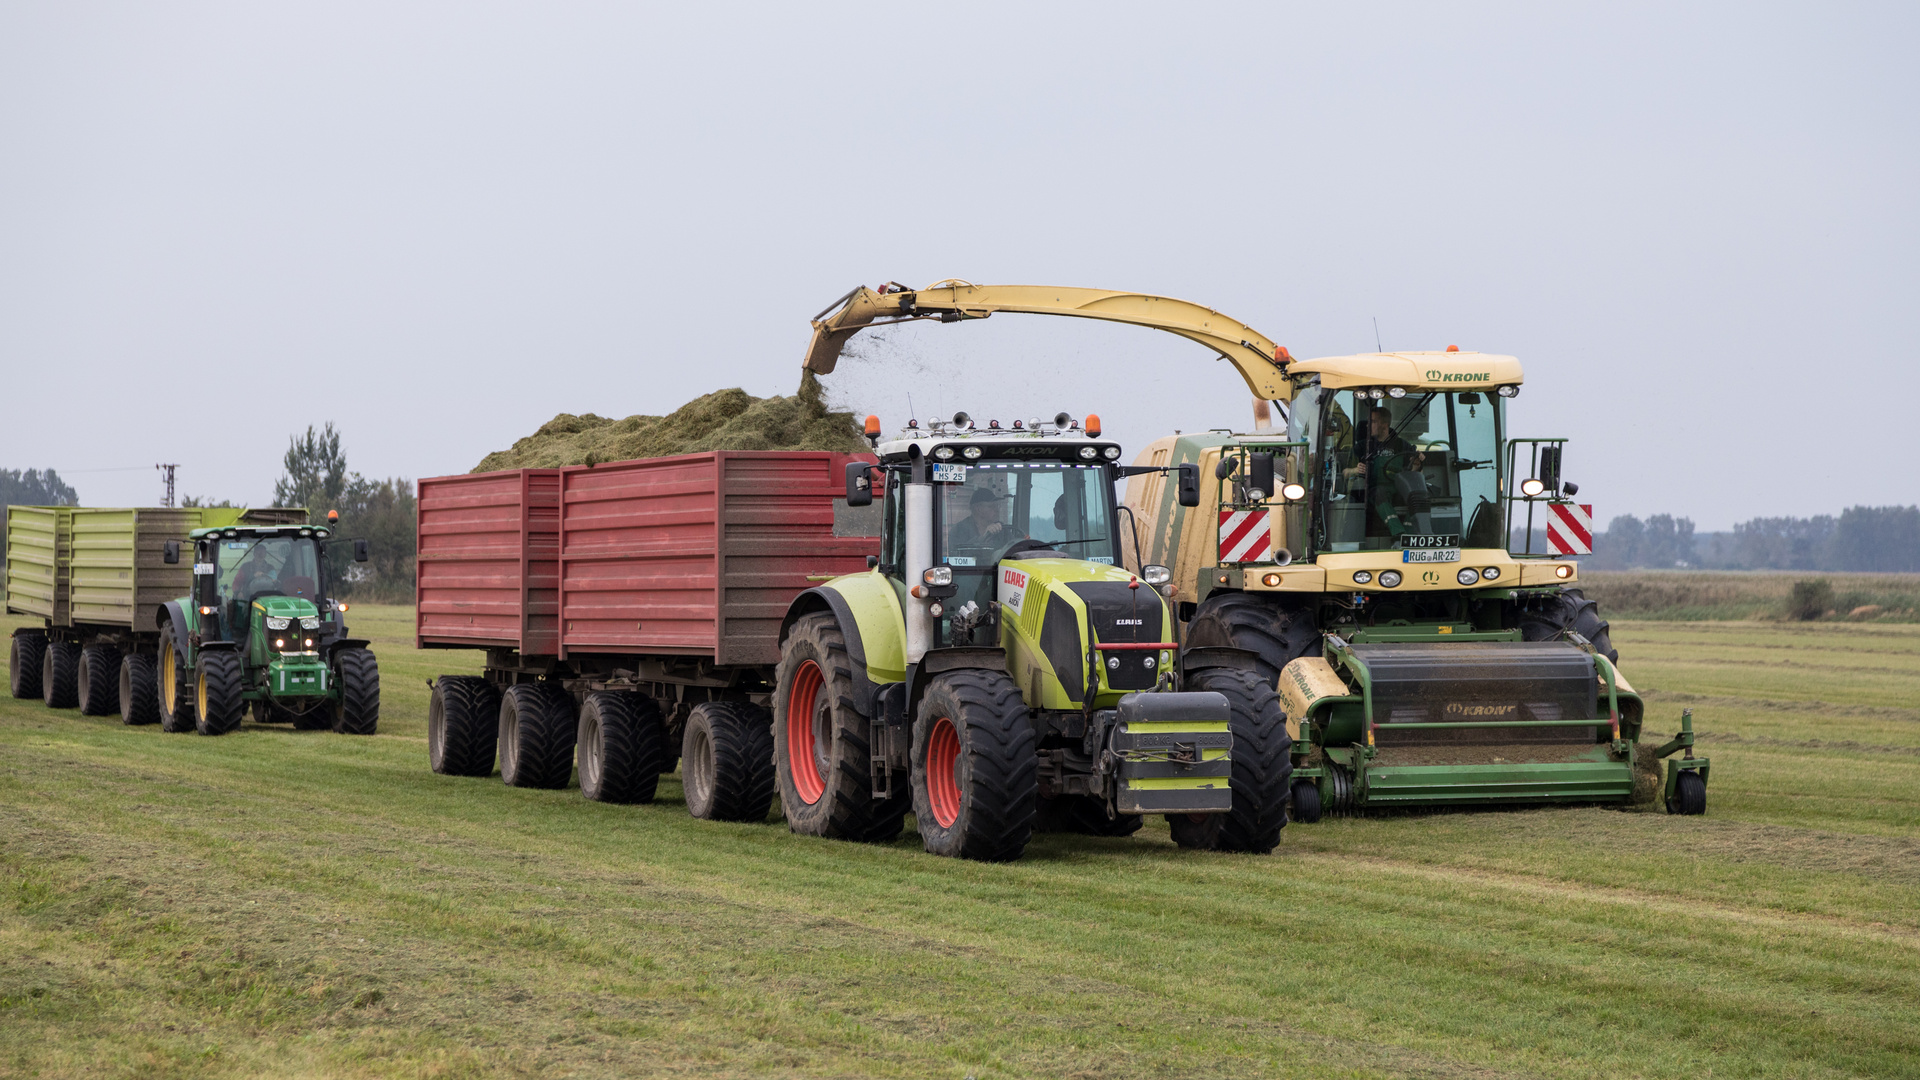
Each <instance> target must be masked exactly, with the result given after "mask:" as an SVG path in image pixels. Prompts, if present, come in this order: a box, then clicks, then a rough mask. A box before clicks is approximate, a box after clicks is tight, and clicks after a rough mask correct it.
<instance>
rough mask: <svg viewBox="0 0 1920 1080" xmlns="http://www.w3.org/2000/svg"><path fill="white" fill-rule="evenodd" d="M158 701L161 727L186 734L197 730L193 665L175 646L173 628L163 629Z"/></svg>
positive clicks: (156, 690)
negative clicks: (191, 666) (194, 708)
mask: <svg viewBox="0 0 1920 1080" xmlns="http://www.w3.org/2000/svg"><path fill="white" fill-rule="evenodd" d="M154 674H155V676H156V681H155V683H154V704H155V706H156V710H157V711H158V712H159V713H160V730H161V731H164V732H167V733H168V734H170V735H185V734H187V733H188V732H190V731H193V730H195V724H194V715H193V669H192V668H190V667H188V666H187V664H186V658H185V657H184V656H183V655H181V653H180V652H179V651H178V650H177V649H175V648H174V641H173V631H172V630H171V629H170V628H166V627H162V628H161V631H160V659H159V660H158V661H157V662H156V663H155V665H154Z"/></svg>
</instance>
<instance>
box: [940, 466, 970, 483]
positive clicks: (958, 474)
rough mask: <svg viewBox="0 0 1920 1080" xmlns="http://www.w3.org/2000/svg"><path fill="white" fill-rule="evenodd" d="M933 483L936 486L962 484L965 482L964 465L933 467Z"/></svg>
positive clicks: (965, 470) (965, 468)
mask: <svg viewBox="0 0 1920 1080" xmlns="http://www.w3.org/2000/svg"><path fill="white" fill-rule="evenodd" d="M933 482H934V483H936V484H964V483H966V482H967V467H966V466H965V465H935V466H934V467H933Z"/></svg>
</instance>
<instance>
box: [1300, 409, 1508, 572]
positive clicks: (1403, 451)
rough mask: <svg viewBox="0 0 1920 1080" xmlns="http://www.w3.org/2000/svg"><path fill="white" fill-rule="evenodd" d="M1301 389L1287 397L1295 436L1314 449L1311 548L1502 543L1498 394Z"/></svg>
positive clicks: (1367, 549)
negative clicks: (1293, 398)
mask: <svg viewBox="0 0 1920 1080" xmlns="http://www.w3.org/2000/svg"><path fill="white" fill-rule="evenodd" d="M1308 397H1309V395H1303V400H1301V401H1299V402H1296V405H1295V422H1296V425H1297V426H1298V428H1299V430H1298V431H1296V433H1295V437H1296V438H1300V439H1303V440H1305V441H1306V442H1307V443H1308V445H1309V446H1310V447H1311V448H1312V449H1311V453H1312V459H1311V465H1310V468H1311V470H1312V475H1313V477H1314V499H1315V503H1316V506H1315V509H1316V511H1317V513H1316V514H1315V523H1314V533H1315V535H1314V548H1315V550H1318V551H1331V552H1341V551H1380V550H1384V549H1388V548H1398V547H1401V546H1403V545H1412V544H1415V543H1417V542H1418V541H1417V540H1416V539H1411V538H1420V537H1440V538H1445V537H1452V538H1454V539H1453V540H1452V541H1451V543H1447V544H1446V545H1445V546H1456V545H1457V546H1464V547H1503V546H1504V545H1503V544H1502V542H1501V537H1500V510H1499V489H1500V486H1499V467H1498V462H1499V446H1500V434H1501V432H1500V419H1501V407H1500V406H1501V399H1500V398H1499V397H1498V396H1496V395H1493V394H1490V393H1485V392H1480V391H1461V392H1455V393H1442V392H1440V391H1436V390H1413V391H1409V392H1408V393H1407V395H1406V396H1405V397H1401V398H1393V397H1381V398H1374V397H1372V396H1371V395H1369V394H1368V392H1367V391H1365V390H1337V391H1324V390H1318V389H1317V388H1316V390H1315V392H1314V393H1313V394H1311V395H1310V397H1311V399H1312V400H1311V401H1309V400H1304V399H1306V398H1308ZM1301 406H1307V407H1305V408H1302V407H1301Z"/></svg>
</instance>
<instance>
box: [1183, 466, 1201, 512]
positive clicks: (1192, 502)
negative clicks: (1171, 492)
mask: <svg viewBox="0 0 1920 1080" xmlns="http://www.w3.org/2000/svg"><path fill="white" fill-rule="evenodd" d="M1178 491H1179V499H1180V505H1181V506H1199V505H1200V466H1198V465H1196V464H1194V463H1193V462H1191V461H1189V462H1187V463H1186V464H1184V465H1182V466H1180V469H1179V487H1178Z"/></svg>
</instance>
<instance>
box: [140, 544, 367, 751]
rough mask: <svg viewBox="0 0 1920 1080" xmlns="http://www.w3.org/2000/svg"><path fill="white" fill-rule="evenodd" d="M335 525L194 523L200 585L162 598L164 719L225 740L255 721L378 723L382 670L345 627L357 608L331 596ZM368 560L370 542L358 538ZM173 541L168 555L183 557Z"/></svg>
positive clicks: (359, 726) (356, 727)
mask: <svg viewBox="0 0 1920 1080" xmlns="http://www.w3.org/2000/svg"><path fill="white" fill-rule="evenodd" d="M331 536H332V530H331V529H330V528H329V527H328V526H325V525H269V526H249V525H230V526H226V527H223V528H209V529H195V530H193V532H192V533H191V534H190V536H189V542H190V543H191V544H192V545H193V549H192V555H193V591H192V593H191V594H190V595H188V596H184V597H181V598H179V599H177V600H171V601H168V602H167V603H166V604H164V605H162V606H161V607H160V609H159V612H158V614H157V615H156V618H155V623H156V628H157V629H158V630H159V635H160V646H159V661H158V665H157V667H158V681H159V686H158V697H159V701H160V724H161V727H162V729H163V730H166V731H170V732H188V731H198V732H199V733H200V734H202V735H224V734H226V733H227V732H230V731H232V730H234V729H235V728H237V727H239V726H240V722H241V720H243V719H244V718H245V717H246V715H247V713H248V711H249V710H251V711H252V714H253V717H254V719H255V720H256V721H260V722H291V723H292V724H293V726H294V727H296V728H299V729H307V730H311V729H319V728H331V729H332V730H334V731H337V732H341V733H343V734H349V735H371V734H373V733H374V729H375V728H376V727H377V726H378V725H379V722H380V668H379V664H378V663H377V662H376V661H375V660H374V656H373V653H372V652H371V651H369V650H368V648H367V645H368V642H367V641H366V640H365V639H363V638H355V637H351V636H349V634H348V631H347V624H346V612H347V605H346V604H344V603H341V602H339V601H336V600H332V599H330V598H329V597H328V596H327V592H326V583H327V581H328V580H329V573H328V571H329V559H328V548H329V546H331V544H332V543H334V542H332V541H331ZM352 546H353V559H354V561H356V562H365V561H366V559H367V542H366V541H365V540H354V541H352ZM181 555H182V550H181V544H180V542H179V541H177V540H169V541H167V543H166V548H165V551H164V554H163V559H164V561H165V562H167V563H169V564H174V563H178V562H179V561H180V558H181Z"/></svg>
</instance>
